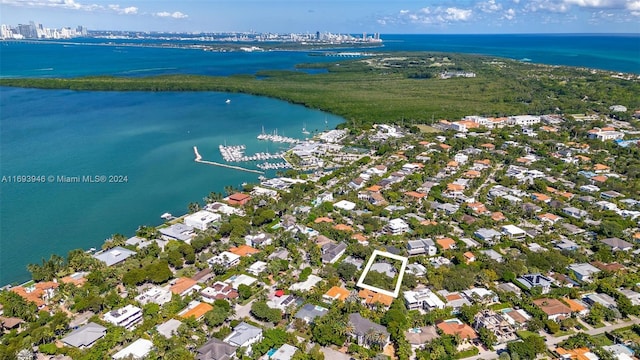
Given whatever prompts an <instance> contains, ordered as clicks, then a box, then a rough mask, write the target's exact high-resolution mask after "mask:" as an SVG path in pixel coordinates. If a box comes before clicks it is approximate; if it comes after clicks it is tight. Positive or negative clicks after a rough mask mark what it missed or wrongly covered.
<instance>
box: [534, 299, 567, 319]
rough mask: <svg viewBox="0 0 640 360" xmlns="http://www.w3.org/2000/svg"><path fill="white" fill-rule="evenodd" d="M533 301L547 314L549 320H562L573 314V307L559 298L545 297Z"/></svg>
mask: <svg viewBox="0 0 640 360" xmlns="http://www.w3.org/2000/svg"><path fill="white" fill-rule="evenodd" d="M533 303H534V304H536V306H537V307H538V308H539V309H540V310H542V311H543V312H544V313H545V314H547V319H549V320H555V321H558V320H562V319H566V318H568V317H570V316H571V308H570V307H568V306H567V305H565V304H564V303H563V302H561V301H560V300H558V299H551V298H543V299H537V300H533Z"/></svg>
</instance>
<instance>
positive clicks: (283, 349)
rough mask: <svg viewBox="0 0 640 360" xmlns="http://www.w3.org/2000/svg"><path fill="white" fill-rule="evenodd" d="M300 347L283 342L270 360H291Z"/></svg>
mask: <svg viewBox="0 0 640 360" xmlns="http://www.w3.org/2000/svg"><path fill="white" fill-rule="evenodd" d="M297 351H298V348H297V347H295V346H292V345H289V344H282V346H280V347H279V348H278V349H277V350H276V351H275V352H274V353H273V354H271V356H270V357H269V360H291V359H293V355H295V353H296V352H297Z"/></svg>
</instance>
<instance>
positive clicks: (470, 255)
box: [462, 251, 476, 264]
mask: <svg viewBox="0 0 640 360" xmlns="http://www.w3.org/2000/svg"><path fill="white" fill-rule="evenodd" d="M462 256H464V260H465V262H466V263H467V264H470V263H472V262H474V261H476V256H475V255H474V254H473V253H472V252H471V251H466V252H465V253H464V254H462Z"/></svg>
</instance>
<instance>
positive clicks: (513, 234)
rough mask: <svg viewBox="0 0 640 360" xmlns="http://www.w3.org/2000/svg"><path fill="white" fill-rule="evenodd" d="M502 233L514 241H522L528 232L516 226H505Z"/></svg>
mask: <svg viewBox="0 0 640 360" xmlns="http://www.w3.org/2000/svg"><path fill="white" fill-rule="evenodd" d="M501 231H502V233H503V234H504V235H506V236H507V237H508V238H509V239H512V240H518V239H522V238H524V237H525V236H526V235H527V232H526V231H524V230H522V229H521V228H519V227H517V226H515V225H504V226H502V228H501Z"/></svg>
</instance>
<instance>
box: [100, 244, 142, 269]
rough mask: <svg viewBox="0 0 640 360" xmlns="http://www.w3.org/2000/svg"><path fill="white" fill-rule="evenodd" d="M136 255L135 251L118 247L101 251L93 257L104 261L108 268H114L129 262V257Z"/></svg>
mask: <svg viewBox="0 0 640 360" xmlns="http://www.w3.org/2000/svg"><path fill="white" fill-rule="evenodd" d="M135 254H136V252H135V251H131V250H129V249H125V248H123V247H121V246H116V247H114V248H111V249H109V250H105V251H100V252H98V253H96V254H95V255H93V257H94V258H96V259H98V260H100V261H102V262H103V263H105V264H106V265H107V266H112V265H116V264H119V263H121V262H123V261H125V260H127V259H128V258H129V257H131V256H133V255H135Z"/></svg>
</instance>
